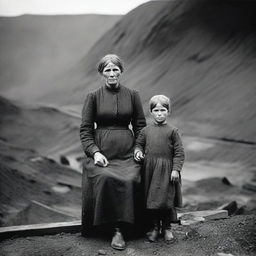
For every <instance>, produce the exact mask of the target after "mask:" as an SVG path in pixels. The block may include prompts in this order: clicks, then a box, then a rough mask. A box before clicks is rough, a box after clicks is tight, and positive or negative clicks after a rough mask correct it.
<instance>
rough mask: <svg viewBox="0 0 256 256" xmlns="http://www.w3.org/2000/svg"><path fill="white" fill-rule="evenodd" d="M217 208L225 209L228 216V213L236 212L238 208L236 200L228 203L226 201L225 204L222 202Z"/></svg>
mask: <svg viewBox="0 0 256 256" xmlns="http://www.w3.org/2000/svg"><path fill="white" fill-rule="evenodd" d="M218 209H220V210H227V211H228V216H230V215H232V214H234V213H236V211H237V210H238V207H237V202H236V201H232V202H230V203H227V204H224V205H222V206H220V207H219V208H218Z"/></svg>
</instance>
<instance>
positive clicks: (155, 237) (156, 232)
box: [147, 222, 160, 242]
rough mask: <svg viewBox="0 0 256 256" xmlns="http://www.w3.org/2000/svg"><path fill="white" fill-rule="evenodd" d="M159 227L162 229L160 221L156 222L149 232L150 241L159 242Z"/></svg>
mask: <svg viewBox="0 0 256 256" xmlns="http://www.w3.org/2000/svg"><path fill="white" fill-rule="evenodd" d="M159 229H160V224H159V222H155V223H154V227H153V229H152V230H151V231H150V232H148V233H147V238H148V240H149V241H150V242H157V240H158V237H159Z"/></svg>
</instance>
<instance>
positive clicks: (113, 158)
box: [80, 86, 146, 234]
mask: <svg viewBox="0 0 256 256" xmlns="http://www.w3.org/2000/svg"><path fill="white" fill-rule="evenodd" d="M95 123H96V125H97V128H96V129H95V127H94V126H95ZM130 123H131V125H132V127H133V131H131V130H130V129H129V128H128V125H129V124H130ZM145 125H146V121H145V117H144V113H143V109H142V105H141V101H140V97H139V95H138V93H137V92H136V91H134V90H131V89H128V88H126V87H124V86H120V87H119V88H118V89H117V90H112V89H109V88H108V87H106V86H103V87H101V88H100V89H98V90H97V91H95V92H93V93H89V94H88V95H87V98H86V100H85V103H84V107H83V111H82V124H81V127H80V137H81V142H82V146H83V150H84V152H85V154H86V159H85V161H84V166H83V181H82V233H83V234H86V233H87V232H90V231H91V230H92V226H96V225H101V224H109V223H115V222H125V223H130V224H134V222H135V215H136V213H135V212H136V211H135V210H136V208H137V204H138V203H139V202H138V201H137V199H138V198H139V197H140V196H139V193H140V181H141V177H140V165H139V164H138V163H136V162H135V161H134V159H133V149H134V142H135V139H134V138H135V137H136V136H137V135H138V133H139V131H140V130H141V129H142V128H143V127H144V126H145ZM97 151H100V152H101V153H102V154H103V155H105V156H106V158H107V159H108V161H109V165H108V166H107V167H100V166H97V165H95V164H94V160H93V154H94V153H95V152H97Z"/></svg>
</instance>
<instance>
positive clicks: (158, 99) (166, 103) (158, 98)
mask: <svg viewBox="0 0 256 256" xmlns="http://www.w3.org/2000/svg"><path fill="white" fill-rule="evenodd" d="M157 103H159V104H161V105H162V106H163V107H165V108H167V110H168V111H169V112H171V101H170V99H169V98H168V97H166V96H165V95H155V96H153V97H152V98H151V99H150V101H149V109H150V112H152V109H153V108H154V107H155V106H156V105H157Z"/></svg>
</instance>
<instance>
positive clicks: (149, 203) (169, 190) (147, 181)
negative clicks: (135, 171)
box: [142, 157, 182, 210]
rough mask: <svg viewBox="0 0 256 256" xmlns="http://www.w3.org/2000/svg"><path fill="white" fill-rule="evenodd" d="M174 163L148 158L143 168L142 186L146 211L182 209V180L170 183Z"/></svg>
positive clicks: (163, 159)
mask: <svg viewBox="0 0 256 256" xmlns="http://www.w3.org/2000/svg"><path fill="white" fill-rule="evenodd" d="M171 172H172V162H171V160H169V159H166V158H160V157H146V158H145V159H144V163H143V168H142V184H143V188H144V203H145V208H146V209H155V210H157V209H172V208H173V207H182V194H181V178H180V179H179V182H172V181H170V178H171Z"/></svg>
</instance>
